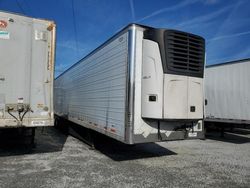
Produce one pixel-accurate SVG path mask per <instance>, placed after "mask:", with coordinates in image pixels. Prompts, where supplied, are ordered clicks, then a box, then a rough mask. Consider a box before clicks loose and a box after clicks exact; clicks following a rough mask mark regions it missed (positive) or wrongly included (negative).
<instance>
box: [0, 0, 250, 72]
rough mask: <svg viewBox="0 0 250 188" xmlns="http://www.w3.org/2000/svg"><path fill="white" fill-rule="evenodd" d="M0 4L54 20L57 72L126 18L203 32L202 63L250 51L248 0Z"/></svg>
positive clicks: (26, 0) (1, 0) (25, 0)
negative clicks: (203, 53)
mask: <svg viewBox="0 0 250 188" xmlns="http://www.w3.org/2000/svg"><path fill="white" fill-rule="evenodd" d="M0 10H4V11H11V12H16V13H21V14H24V15H27V16H32V17H36V18H46V19H50V20H54V21H55V22H56V24H57V53H56V74H57V75H58V74H59V73H60V72H62V71H63V70H65V69H67V68H68V67H69V66H71V65H72V64H74V63H75V62H77V61H78V60H79V59H81V58H82V57H84V56H85V55H87V54H88V53H89V52H91V51H92V50H93V49H95V48H96V47H98V46H99V45H100V44H102V43H103V42H105V41H106V40H107V39H108V38H109V37H111V36H112V35H113V34H115V33H116V32H117V31H118V30H120V29H121V28H123V27H124V26H126V25H128V24H129V23H131V22H135V23H141V24H146V25H149V26H152V27H161V28H172V29H178V30H183V31H187V32H192V33H194V34H198V35H201V36H203V37H204V38H205V39H206V46H207V47H206V49H207V50H206V52H207V64H217V63H222V62H226V61H231V60H237V59H243V58H249V57H250V1H249V0H182V1H181V0H179V1H178V0H60V1H59V0H0ZM74 18H75V19H74ZM74 23H75V25H74Z"/></svg>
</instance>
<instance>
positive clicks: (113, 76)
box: [55, 32, 128, 141]
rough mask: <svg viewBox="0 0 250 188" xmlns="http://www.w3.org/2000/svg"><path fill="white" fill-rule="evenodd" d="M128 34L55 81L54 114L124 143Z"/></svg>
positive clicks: (99, 50)
mask: <svg viewBox="0 0 250 188" xmlns="http://www.w3.org/2000/svg"><path fill="white" fill-rule="evenodd" d="M127 62H128V32H126V33H124V34H122V35H121V36H118V37H116V38H115V39H113V40H111V41H110V42H109V43H107V44H106V45H104V46H103V47H101V48H100V49H98V50H97V51H96V52H95V53H92V54H90V55H89V56H87V57H86V58H84V59H82V60H81V61H80V62H78V63H77V64H76V65H75V66H73V67H72V68H71V69H69V70H68V71H66V72H65V73H64V74H63V75H61V76H59V77H58V78H57V79H56V80H55V112H56V114H57V115H59V116H65V117H66V118H67V119H69V120H71V121H73V122H76V123H78V124H80V125H83V126H85V127H88V128H91V129H95V130H97V131H99V132H102V133H105V134H109V135H110V136H111V137H114V138H116V139H119V140H122V141H123V140H124V134H125V132H124V131H125V119H126V118H125V115H126V110H125V108H126V99H127V97H126V90H127V88H126V86H127Z"/></svg>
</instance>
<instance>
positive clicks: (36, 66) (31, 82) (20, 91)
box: [0, 11, 55, 128]
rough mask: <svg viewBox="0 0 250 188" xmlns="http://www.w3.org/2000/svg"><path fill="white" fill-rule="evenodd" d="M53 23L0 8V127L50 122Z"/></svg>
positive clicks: (46, 123)
mask: <svg viewBox="0 0 250 188" xmlns="http://www.w3.org/2000/svg"><path fill="white" fill-rule="evenodd" d="M54 52H55V24H54V22H53V21H48V20H42V19H34V18H30V17H26V16H22V15H18V14H12V13H8V12H2V11H1V12H0V128H30V127H33V128H34V127H40V126H52V125H54V122H53V121H54V110H53V82H54Z"/></svg>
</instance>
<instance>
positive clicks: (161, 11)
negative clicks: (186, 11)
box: [137, 0, 200, 22]
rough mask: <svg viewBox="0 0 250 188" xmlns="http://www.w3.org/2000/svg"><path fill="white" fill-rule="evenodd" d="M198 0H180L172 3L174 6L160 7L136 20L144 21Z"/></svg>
mask: <svg viewBox="0 0 250 188" xmlns="http://www.w3.org/2000/svg"><path fill="white" fill-rule="evenodd" d="M198 1H200V0H184V1H181V2H180V3H178V4H176V5H174V6H171V7H166V8H162V9H159V10H157V11H155V12H152V13H151V14H149V15H147V16H145V17H143V18H141V19H139V20H137V22H141V21H144V20H147V19H149V18H152V17H154V16H157V15H159V14H162V13H164V12H168V11H177V10H178V9H180V8H183V7H186V6H189V5H192V4H194V3H196V2H198Z"/></svg>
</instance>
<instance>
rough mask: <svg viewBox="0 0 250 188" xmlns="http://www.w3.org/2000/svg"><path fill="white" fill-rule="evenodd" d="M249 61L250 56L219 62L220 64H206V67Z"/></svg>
mask: <svg viewBox="0 0 250 188" xmlns="http://www.w3.org/2000/svg"><path fill="white" fill-rule="evenodd" d="M247 61H250V58H245V59H239V60H233V61H227V62H223V63H218V64H212V65H206V68H210V67H218V66H223V65H230V64H237V63H244V62H247Z"/></svg>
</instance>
